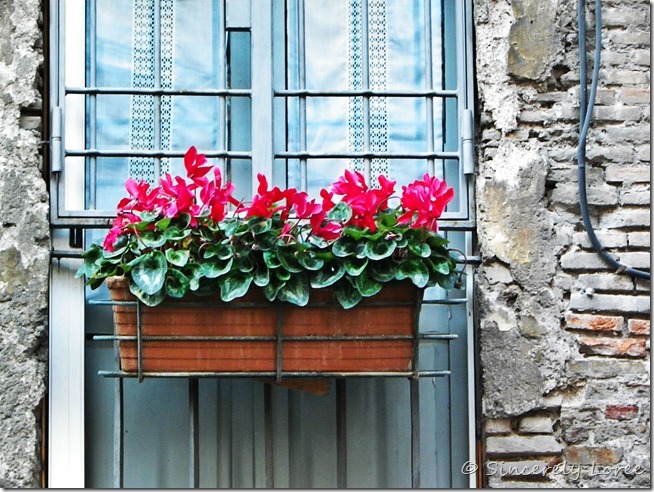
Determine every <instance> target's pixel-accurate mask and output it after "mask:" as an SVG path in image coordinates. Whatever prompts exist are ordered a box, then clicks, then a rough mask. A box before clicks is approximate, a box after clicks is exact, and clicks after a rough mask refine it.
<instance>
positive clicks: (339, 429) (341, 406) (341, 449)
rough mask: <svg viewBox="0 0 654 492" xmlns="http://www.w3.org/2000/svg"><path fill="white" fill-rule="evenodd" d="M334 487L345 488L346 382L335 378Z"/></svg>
mask: <svg viewBox="0 0 654 492" xmlns="http://www.w3.org/2000/svg"><path fill="white" fill-rule="evenodd" d="M336 487H337V488H339V489H346V488H347V384H346V382H345V379H343V378H339V379H337V380H336Z"/></svg>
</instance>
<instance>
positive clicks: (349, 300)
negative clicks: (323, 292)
mask: <svg viewBox="0 0 654 492" xmlns="http://www.w3.org/2000/svg"><path fill="white" fill-rule="evenodd" d="M334 292H335V293H336V299H338V302H339V303H340V305H341V306H343V308H345V309H350V308H352V307H354V306H356V305H357V304H359V302H360V301H361V299H363V297H362V296H361V293H360V292H359V291H358V290H357V289H356V288H355V287H354V286H353V285H352V284H350V282H339V283H337V284H336V285H335V286H334Z"/></svg>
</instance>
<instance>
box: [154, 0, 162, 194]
mask: <svg viewBox="0 0 654 492" xmlns="http://www.w3.org/2000/svg"><path fill="white" fill-rule="evenodd" d="M153 35H154V87H155V89H160V88H161V0H154V33H153ZM152 97H154V114H153V122H152V124H153V128H154V150H161V96H160V95H158V94H155V95H153V96H152ZM160 176H161V158H160V157H155V158H154V180H155V183H158V182H159V177H160Z"/></svg>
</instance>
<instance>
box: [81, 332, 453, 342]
mask: <svg viewBox="0 0 654 492" xmlns="http://www.w3.org/2000/svg"><path fill="white" fill-rule="evenodd" d="M458 337H459V336H458V335H456V334H453V333H420V334H419V335H418V337H417V338H418V340H428V341H429V340H456V339H458ZM138 339H139V337H138V335H94V336H93V340H95V341H98V342H106V341H113V340H118V341H121V342H133V341H137V340H138ZM413 339H414V336H413V335H333V336H322V335H306V336H283V335H278V336H275V335H268V336H266V335H250V336H245V335H243V336H228V335H215V336H211V335H207V336H184V335H143V336H141V340H142V341H145V342H148V341H154V342H156V341H161V342H274V341H281V340H283V341H286V342H325V341H327V342H329V341H335V342H336V341H340V342H342V341H345V342H348V341H350V342H362V341H366V342H368V341H392V340H413Z"/></svg>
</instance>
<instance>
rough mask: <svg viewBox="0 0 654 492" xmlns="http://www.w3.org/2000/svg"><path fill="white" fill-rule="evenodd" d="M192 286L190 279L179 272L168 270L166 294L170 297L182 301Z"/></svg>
mask: <svg viewBox="0 0 654 492" xmlns="http://www.w3.org/2000/svg"><path fill="white" fill-rule="evenodd" d="M190 286H191V281H190V279H189V278H188V277H187V276H186V275H184V274H183V273H182V272H180V271H179V270H175V269H172V268H171V269H170V270H168V277H167V278H166V294H168V295H169V296H170V297H176V298H178V299H181V298H182V297H184V296H185V295H186V293H187V292H188V291H189V288H190Z"/></svg>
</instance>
